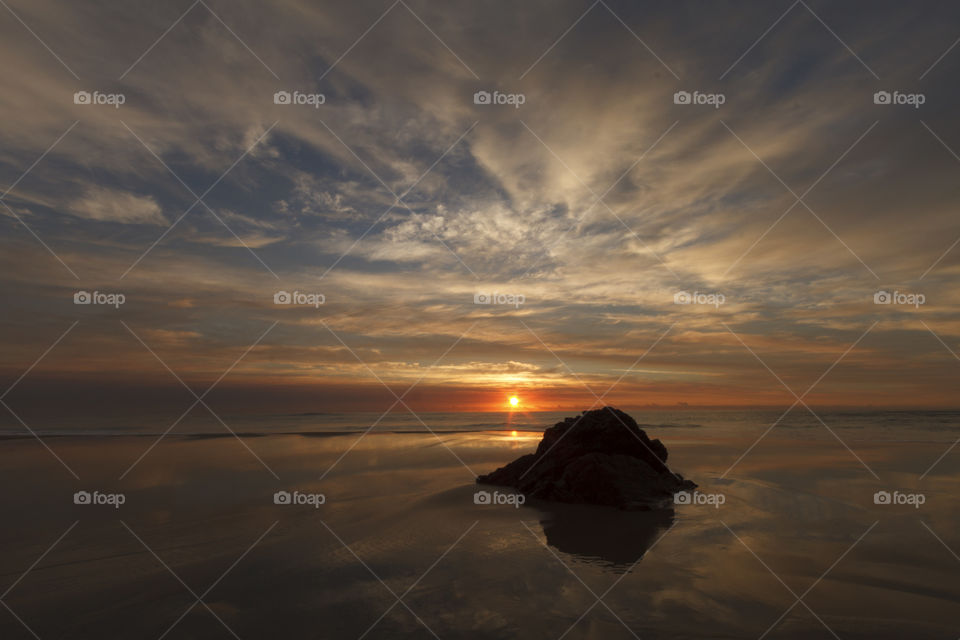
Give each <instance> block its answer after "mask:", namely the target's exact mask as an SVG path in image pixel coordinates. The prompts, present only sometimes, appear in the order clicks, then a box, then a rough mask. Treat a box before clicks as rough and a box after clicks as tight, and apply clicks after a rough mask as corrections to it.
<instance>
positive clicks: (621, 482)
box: [477, 407, 697, 510]
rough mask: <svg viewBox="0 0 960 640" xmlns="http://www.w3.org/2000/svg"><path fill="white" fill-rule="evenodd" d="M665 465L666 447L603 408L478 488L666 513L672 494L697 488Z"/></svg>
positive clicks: (555, 430) (554, 430)
mask: <svg viewBox="0 0 960 640" xmlns="http://www.w3.org/2000/svg"><path fill="white" fill-rule="evenodd" d="M666 461H667V448H666V447H665V446H664V445H663V443H662V442H660V441H659V440H651V439H650V438H649V437H648V436H647V434H646V433H645V432H644V431H643V429H641V428H640V427H639V426H638V425H637V423H636V421H635V420H634V419H633V418H631V417H630V416H628V415H627V414H626V413H624V412H622V411H620V410H618V409H614V408H613V407H604V408H602V409H596V410H593V411H587V412H584V413H583V414H582V415H580V416H577V417H575V418H566V419H564V421H563V422H558V423H557V424H556V425H554V426H552V427H550V428H549V429H547V430H546V431H544V433H543V439H542V440H541V441H540V444H539V446H538V447H537V451H536V453H530V454H527V455H525V456H521V457H519V458H517V459H516V460H514V461H513V462H511V463H510V464H508V465H506V466H504V467H500V468H499V469H497V470H496V471H494V472H493V473H489V474H487V475H483V476H480V477H478V478H477V482H478V483H480V484H492V485H500V486H508V487H513V488H515V489H517V490H518V491H520V492H521V493H523V494H524V495H526V496H527V497H530V498H537V499H540V500H552V501H556V502H568V503H582V504H597V505H609V506H616V507H620V508H622V509H641V510H649V509H667V508H670V507H671V506H672V504H673V494H674V493H676V492H678V491H689V490H692V489H694V488H695V487H696V486H697V485H696V484H695V483H693V482H691V481H690V480H685V479H684V478H683V477H682V476H681V475H680V474H678V473H674V472H672V471H670V469H669V468H668V467H667V465H666Z"/></svg>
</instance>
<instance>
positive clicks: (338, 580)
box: [0, 430, 960, 640]
mask: <svg viewBox="0 0 960 640" xmlns="http://www.w3.org/2000/svg"><path fill="white" fill-rule="evenodd" d="M651 435H653V436H655V437H656V436H659V437H661V438H663V440H664V442H665V444H666V445H667V447H668V449H669V451H670V462H671V463H672V466H673V467H674V469H675V470H677V471H679V472H681V473H683V474H684V475H685V476H687V477H690V478H692V479H694V480H695V481H697V482H698V483H699V484H700V491H701V492H702V493H703V494H704V495H718V494H722V495H723V500H724V504H722V505H721V506H719V507H714V506H711V505H707V504H703V505H696V504H690V505H679V506H677V508H676V509H675V510H674V511H673V512H667V513H624V512H618V511H612V510H608V509H603V508H592V507H582V506H563V505H551V504H542V503H541V504H537V503H531V502H528V503H526V504H525V505H523V506H521V507H520V508H515V507H514V506H511V505H477V504H475V502H474V496H475V492H476V491H477V490H478V489H485V490H488V491H491V492H492V491H494V490H496V488H494V487H478V486H477V485H475V484H474V481H473V479H474V476H473V473H482V472H487V471H489V470H492V469H493V468H495V467H497V466H500V465H502V464H504V463H506V462H508V461H509V460H512V459H513V458H515V457H517V456H518V455H520V454H521V453H526V452H528V451H531V450H532V449H533V448H534V447H535V446H536V443H537V441H538V440H539V435H538V434H522V433H521V434H520V435H519V436H517V437H514V436H511V435H510V434H503V433H463V434H449V433H448V434H442V435H441V436H440V437H441V439H442V441H443V443H444V444H445V445H446V446H444V444H441V443H440V441H438V439H437V438H436V437H434V436H433V435H430V434H371V435H369V436H367V437H366V438H364V439H363V440H361V441H360V442H359V444H357V445H356V446H355V448H354V449H353V450H352V451H350V452H349V453H348V454H346V455H345V456H343V457H342V459H341V455H342V454H343V453H344V452H345V451H346V450H347V449H348V448H349V447H350V446H351V444H353V443H354V442H355V441H356V438H357V436H356V435H346V436H339V435H337V436H325V437H304V436H267V437H259V438H248V439H245V440H244V443H245V444H246V445H247V446H249V447H250V448H251V449H253V450H254V451H255V452H256V454H257V455H258V456H260V457H261V458H262V460H263V461H264V462H265V463H266V465H268V466H269V467H270V468H271V469H272V470H273V471H274V472H275V473H276V474H277V475H278V476H279V480H278V479H276V478H274V477H273V475H272V474H271V472H270V471H268V470H267V469H266V468H265V467H264V466H263V465H261V463H260V462H259V461H258V460H257V459H256V458H255V457H254V456H253V455H252V454H251V453H250V452H249V451H247V450H246V448H245V447H244V446H243V445H242V444H241V443H240V442H238V441H237V440H235V439H233V438H177V437H173V436H171V437H168V438H167V439H165V440H164V441H163V442H161V443H160V444H159V445H158V446H157V447H156V448H155V449H154V450H153V451H151V452H150V453H149V454H148V455H147V456H146V457H144V458H143V460H142V461H141V462H140V463H139V464H138V465H137V466H135V467H134V468H133V470H131V471H130V472H129V474H128V475H127V476H126V477H125V478H124V479H123V480H120V479H119V477H120V475H121V474H123V473H124V471H126V469H127V468H128V467H129V466H130V465H131V464H132V463H133V462H134V461H135V460H136V459H137V458H138V457H139V456H140V455H141V454H142V453H143V452H144V451H145V450H146V448H147V447H148V446H149V445H150V443H151V441H150V440H149V439H143V438H124V437H113V438H57V439H55V440H52V441H51V443H50V444H51V446H52V447H53V448H54V450H55V451H56V453H57V454H58V455H60V456H61V457H62V458H63V460H64V461H65V462H66V463H67V464H69V465H70V466H71V467H72V468H73V469H74V470H75V471H76V473H77V474H78V475H79V476H80V478H81V479H80V480H79V481H77V480H75V479H74V478H73V477H72V476H71V475H70V474H69V473H68V472H67V471H66V470H65V469H64V468H63V467H61V466H60V465H59V463H58V462H57V461H56V460H55V459H54V458H53V457H52V456H50V454H49V453H48V452H46V451H45V450H44V449H43V448H42V447H41V445H40V444H38V443H37V442H36V441H33V440H7V441H4V442H2V443H0V459H2V464H0V476H2V480H3V485H2V486H3V487H4V489H3V490H2V494H0V495H2V506H3V514H4V522H5V526H4V527H3V529H2V532H0V545H2V547H0V548H2V553H0V573H2V580H3V582H2V583H0V584H3V585H4V586H3V587H2V588H3V590H7V589H8V587H10V586H11V585H12V588H11V589H10V590H9V592H8V594H7V595H6V596H5V597H4V598H3V602H5V603H6V604H7V605H8V606H9V608H10V610H12V612H15V614H16V616H19V617H20V618H21V619H22V621H23V622H24V623H26V625H27V626H29V627H30V628H31V629H32V630H33V631H34V632H35V633H36V634H37V636H39V637H40V638H43V639H44V640H46V639H48V638H104V637H129V638H135V637H137V638H141V637H142V638H159V637H160V636H161V635H162V634H164V633H167V635H166V637H167V638H230V637H233V636H232V633H235V634H236V635H237V636H238V637H240V638H243V639H244V640H247V639H248V638H265V637H270V638H288V637H289V638H350V639H356V638H359V637H361V636H363V634H366V635H365V636H364V637H367V638H396V637H415V638H420V637H422V638H432V637H434V634H435V635H436V636H439V637H441V638H516V637H524V638H547V639H554V638H558V637H561V636H563V637H567V638H632V637H634V636H639V637H643V638H645V639H646V638H758V637H760V636H761V635H763V634H764V633H767V632H768V631H769V633H768V635H767V636H766V637H768V638H819V637H823V638H829V637H833V634H834V633H835V634H836V635H838V636H840V637H843V638H903V637H910V638H951V637H957V635H958V634H960V580H958V577H960V558H957V557H955V556H954V555H953V553H952V552H951V551H950V550H949V549H948V548H947V547H945V546H944V545H947V546H949V547H950V548H952V549H953V550H954V551H958V552H960V531H958V527H957V522H958V520H957V515H958V507H960V500H958V499H957V496H958V488H960V487H958V478H960V452H957V451H955V452H954V453H951V454H949V455H947V456H946V457H945V458H944V459H943V460H942V461H941V462H940V463H939V465H938V466H937V467H936V468H935V469H934V471H933V472H931V473H930V475H928V476H927V477H926V478H925V479H923V480H922V481H921V480H918V477H919V476H920V475H921V474H922V473H923V472H924V471H925V470H926V469H927V468H928V467H929V466H930V464H931V463H932V462H933V461H935V460H936V459H937V458H938V457H939V456H940V455H941V454H942V453H943V452H944V450H945V449H946V447H947V446H948V443H946V442H910V443H903V442H892V441H885V442H870V441H869V440H867V439H866V438H861V439H860V440H859V441H857V442H855V443H854V442H851V446H852V447H853V448H854V450H855V451H856V452H857V454H858V455H859V456H860V457H861V458H862V459H863V461H864V462H865V463H866V464H867V465H869V467H870V468H871V469H873V471H874V472H876V474H877V475H878V476H879V480H878V479H876V478H874V477H873V475H871V473H870V472H869V471H868V470H867V469H866V468H865V467H864V466H863V465H861V464H860V463H859V462H858V461H857V460H856V459H855V458H854V457H853V456H852V455H851V454H850V453H849V452H848V451H847V450H846V449H845V448H844V447H843V446H842V445H841V444H840V443H839V442H837V441H836V440H833V439H831V438H830V437H829V436H827V437H826V438H812V439H804V440H798V439H795V438H786V437H780V436H778V435H777V434H775V433H774V434H772V435H771V436H770V437H769V438H767V439H765V440H764V441H763V442H762V443H761V444H760V445H758V446H757V448H756V449H754V450H753V451H752V452H751V453H750V454H749V455H748V456H746V457H745V458H744V459H743V460H742V461H741V462H740V463H739V464H738V465H737V466H736V467H735V468H734V469H733V470H732V471H730V473H729V474H727V475H726V477H721V476H723V474H724V472H725V471H727V469H728V468H729V467H730V465H731V464H732V463H733V462H734V460H736V459H737V458H738V457H739V456H740V454H741V453H743V451H744V450H746V448H747V447H748V446H749V445H750V443H751V442H753V440H754V438H755V436H756V435H758V434H750V435H748V436H744V437H715V438H711V437H708V436H706V435H705V434H703V433H702V432H701V433H697V432H694V431H693V430H690V431H687V432H682V431H680V430H677V431H671V432H669V433H663V432H661V433H658V432H656V431H651ZM338 459H339V462H337V460H338ZM335 462H336V464H334V463H335ZM331 465H334V466H333V468H332V470H329V469H330V467H331ZM468 467H469V468H468ZM328 470H329V473H327V472H328ZM79 490H87V491H90V492H93V491H100V492H101V493H122V494H123V495H124V497H125V503H124V504H123V505H122V506H121V507H120V508H114V507H112V506H110V505H75V504H74V503H73V495H74V492H76V491H79ZM278 490H286V491H290V492H293V491H295V490H296V491H299V492H301V493H305V494H314V493H317V494H319V493H322V494H323V495H324V496H325V499H326V502H325V503H324V504H322V505H320V506H319V507H318V508H314V507H313V506H311V505H308V504H303V505H286V504H279V505H278V504H274V492H276V491H278ZM878 490H888V491H893V490H898V491H900V492H901V493H910V492H920V493H922V494H923V495H924V499H925V502H924V504H923V505H921V506H920V507H919V508H914V507H913V506H910V505H899V506H898V505H877V504H874V493H875V492H876V491H878ZM74 523H76V524H75V525H74ZM71 526H72V527H73V528H72V529H71V528H70V527H71ZM68 530H69V533H67V534H66V535H65V537H63V539H62V540H61V541H60V542H59V543H58V544H57V545H56V546H54V547H53V549H52V550H50V551H49V553H48V554H47V555H45V556H43V558H42V559H41V560H40V561H39V563H38V564H37V565H36V566H35V567H34V568H33V569H32V570H30V571H29V572H28V573H27V574H26V575H25V576H23V578H22V580H20V578H21V575H22V574H23V573H24V572H25V571H27V569H28V568H29V567H30V566H31V565H32V564H33V563H34V562H35V561H36V560H37V559H38V558H40V557H41V556H42V555H43V554H44V552H45V551H46V550H47V549H48V548H49V547H50V545H51V544H52V543H53V542H54V541H55V540H57V539H58V538H59V537H60V536H61V535H62V534H64V532H67V531H68ZM864 534H865V535H864ZM261 536H262V538H261ZM861 536H862V538H861ZM938 537H939V540H938ZM258 539H259V542H256V541H257V540H258ZM858 539H859V541H858ZM941 541H942V542H941ZM255 542H256V544H255ZM148 548H149V550H148ZM154 554H155V555H154ZM644 554H645V555H644ZM835 563H836V564H835ZM825 572H826V575H825V576H824V577H823V578H822V579H821V575H822V574H824V573H825ZM174 574H175V575H174ZM18 580H19V581H18ZM181 580H182V583H181ZM781 581H782V582H781ZM608 589H609V591H608ZM808 589H809V592H808V593H805V592H807V591H808ZM208 590H209V592H208ZM801 595H803V601H802V602H801V603H796V600H797V597H798V596H801ZM598 596H602V600H600V601H598V600H597V597H598ZM198 597H200V598H202V601H203V602H202V603H196V601H197V598H198ZM398 597H399V598H400V601H398V600H397V598H398ZM191 605H195V606H192V607H191ZM384 614H385V615H384ZM381 616H382V617H381ZM564 634H566V635H564ZM0 637H3V638H5V639H6V638H10V639H19V638H31V637H33V636H32V635H31V634H30V632H29V631H28V630H27V629H26V628H25V627H24V625H22V624H21V623H20V622H18V621H17V619H16V618H15V617H14V613H11V611H7V610H2V609H0Z"/></svg>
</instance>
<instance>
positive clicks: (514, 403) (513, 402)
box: [509, 396, 520, 407]
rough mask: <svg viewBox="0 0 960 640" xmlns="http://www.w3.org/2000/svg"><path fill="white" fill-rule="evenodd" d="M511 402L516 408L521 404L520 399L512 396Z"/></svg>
mask: <svg viewBox="0 0 960 640" xmlns="http://www.w3.org/2000/svg"><path fill="white" fill-rule="evenodd" d="M509 402H510V406H511V407H515V406H517V405H518V404H520V398H518V397H517V396H510V400H509Z"/></svg>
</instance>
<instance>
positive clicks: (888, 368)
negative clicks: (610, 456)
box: [0, 0, 960, 423]
mask: <svg viewBox="0 0 960 640" xmlns="http://www.w3.org/2000/svg"><path fill="white" fill-rule="evenodd" d="M958 18H960V7H957V6H951V5H950V4H949V3H934V2H917V3H910V4H909V5H908V4H907V3H895V2H889V3H888V2H848V3H843V4H842V6H841V5H837V4H836V3H826V2H822V1H816V0H808V1H806V2H799V1H798V2H794V3H793V4H790V3H789V2H709V3H708V2H640V3H636V2H618V1H614V0H602V1H598V2H595V3H593V4H590V3H589V2H566V1H564V2H559V3H558V2H525V3H522V4H521V5H518V4H517V3H508V2H485V3H476V2H473V3H467V2H457V3H452V4H451V3H428V2H423V1H421V0H397V1H396V2H392V3H391V2H390V1H389V0H387V1H383V2H349V3H348V2H342V3H316V2H301V1H292V0H291V1H284V2H272V3H264V2H248V1H238V2H224V1H222V0H202V1H200V0H198V1H197V2H192V3H191V1H190V0H184V1H180V2H168V3H154V2H129V3H123V4H122V5H117V4H116V3H103V2H85V3H67V2H52V1H49V0H31V1H30V2H25V1H22V0H4V3H3V7H2V8H0V55H2V59H3V60H4V61H5V63H6V64H5V69H4V72H3V75H2V85H3V86H2V91H0V119H2V121H3V122H4V126H3V127H0V190H2V191H0V193H2V194H3V195H2V197H0V204H2V205H3V206H0V273H2V276H0V292H2V297H3V300H4V304H3V305H2V310H0V324H2V331H0V352H2V354H3V356H2V358H0V383H2V384H0V387H2V389H3V390H5V391H4V392H3V402H4V404H5V405H6V406H7V408H8V409H9V410H10V411H9V412H8V413H10V412H13V411H15V412H16V414H17V415H18V416H20V419H23V420H25V421H27V422H28V423H29V422H31V420H40V421H42V420H47V419H50V418H49V417H48V416H47V415H46V414H45V413H44V412H45V411H52V410H54V409H57V410H60V411H61V412H67V413H71V412H78V411H89V412H92V415H97V411H104V412H111V411H112V412H131V411H132V412H136V411H137V410H140V409H144V408H145V407H147V406H148V405H151V404H152V405H160V406H167V405H170V406H173V405H178V406H179V404H183V403H184V401H185V400H187V401H189V400H190V399H191V394H196V395H201V394H204V393H209V397H210V399H211V402H214V403H218V404H219V405H220V406H222V407H228V408H230V409H233V410H235V411H251V412H298V411H382V410H386V409H387V408H389V407H391V406H392V407H393V408H394V410H397V411H402V410H406V409H407V408H409V409H411V410H414V411H461V410H471V411H476V410H487V411H497V410H502V409H504V408H505V406H506V399H507V398H508V397H509V396H511V395H514V394H515V395H518V396H519V397H520V398H521V406H522V408H523V409H524V410H555V409H563V410H566V409H570V410H580V409H587V408H590V407H592V406H598V405H601V404H614V405H616V406H620V407H625V408H630V407H649V406H661V407H676V406H690V407H716V406H764V407H774V406H775V407H781V406H782V407H787V406H790V405H793V404H794V403H797V404H799V403H805V404H809V405H810V406H830V407H852V408H864V407H889V408H928V409H931V408H956V407H957V405H958V402H957V400H956V398H957V394H956V388H957V386H956V381H957V380H958V374H960V358H958V356H957V354H958V353H960V315H958V313H960V306H958V305H960V293H958V291H957V287H956V281H957V276H958V274H960V246H957V241H958V239H960V211H958V203H960V157H958V152H960V121H958V120H957V118H956V117H955V113H956V106H957V101H958V97H960V96H958V91H960V90H958V88H957V85H956V81H955V79H956V77H957V74H958V72H960V46H957V42H958V38H960V30H958V28H957V24H960V20H958ZM878 92H880V93H878ZM884 92H886V93H884ZM488 95H489V96H490V99H489V100H487V99H486V98H487V96H488ZM886 95H889V100H887V98H886V97H885V96H886ZM287 96H289V98H290V99H289V100H286V97H287ZM688 96H689V99H688ZM88 98H89V99H88ZM84 292H85V293H86V294H89V295H90V298H89V299H90V303H89V304H81V303H82V302H84V301H85V300H86V298H85V293H84ZM284 292H285V293H286V294H288V295H285V294H284ZM288 296H289V297H288ZM288 299H289V301H290V303H289V304H287V303H286V302H287V300H288ZM398 398H399V399H398ZM12 415H13V414H12V413H10V415H5V417H4V419H5V420H11V419H12V417H11V416H12Z"/></svg>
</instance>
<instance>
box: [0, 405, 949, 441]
mask: <svg viewBox="0 0 960 640" xmlns="http://www.w3.org/2000/svg"><path fill="white" fill-rule="evenodd" d="M629 413H630V414H631V415H632V416H634V418H635V419H636V420H637V422H638V423H640V424H641V425H646V426H649V428H651V429H653V430H657V431H659V430H666V431H669V432H671V433H676V434H684V435H696V434H698V433H699V434H701V435H704V436H708V435H709V436H711V437H712V436H720V435H727V436H731V437H736V436H742V435H744V434H747V433H752V432H754V431H756V430H757V429H760V430H761V431H762V430H765V429H767V428H769V427H771V425H773V424H774V423H776V426H775V427H774V429H773V430H774V431H775V432H777V433H789V434H794V435H796V436H798V437H808V438H819V437H827V438H832V437H833V436H832V435H831V434H830V431H829V429H833V430H836V431H837V432H842V433H843V434H845V435H844V436H842V437H843V438H844V439H846V438H852V439H860V438H867V439H884V440H888V439H892V440H898V441H913V440H919V441H929V440H933V441H940V440H951V439H955V438H957V437H960V411H856V412H855V411H839V412H838V411H820V410H817V411H816V413H817V416H818V417H819V419H818V418H817V417H815V416H814V415H813V414H811V413H810V412H809V411H807V410H806V409H803V408H799V409H796V408H795V409H793V410H792V411H790V412H789V413H787V414H786V415H784V413H783V411H771V410H750V411H743V410H679V411H665V410H656V411H649V410H648V411H630V412H629ZM570 415H575V414H574V413H572V412H569V411H558V412H520V411H518V412H515V413H512V414H510V413H503V412H500V413H486V412H468V413H452V412H451V413H446V412H419V413H418V414H417V415H416V416H414V415H412V414H411V413H409V412H396V413H391V414H388V415H386V416H383V415H382V414H380V413H374V412H355V413H354V412H351V413H303V414H276V415H254V416H250V415H246V416H237V415H231V414H230V413H229V412H223V413H221V414H220V418H221V419H223V421H224V422H225V423H226V424H227V426H229V427H230V429H232V430H233V431H235V432H237V433H244V434H251V435H253V434H256V435H280V434H291V433H328V434H336V433H350V432H363V431H366V430H368V429H369V430H371V431H372V432H413V433H429V430H432V431H436V432H449V431H454V432H461V431H462V432H476V431H491V430H496V431H499V430H508V431H510V430H518V431H542V430H543V429H544V428H546V427H549V426H552V425H553V424H555V423H556V422H558V421H560V420H562V419H563V418H565V417H567V416H570ZM178 417H179V413H178V412H177V411H176V410H175V409H174V410H171V411H170V412H169V414H164V415H152V416H140V417H138V418H136V419H130V418H127V417H112V418H110V419H102V418H98V419H97V420H96V421H95V422H92V421H91V419H90V418H89V417H87V416H77V417H76V418H75V420H74V421H71V420H68V419H57V420H52V421H50V420H41V421H38V422H28V423H29V424H30V427H31V428H32V429H33V430H34V431H35V432H37V433H39V434H41V435H44V434H49V435H151V434H160V433H163V432H165V431H167V430H168V429H169V428H170V427H171V425H173V424H174V422H176V420H177V419H178ZM0 420H2V421H0V435H2V436H22V435H25V434H26V435H29V433H28V432H27V431H26V429H24V428H23V426H22V425H20V424H19V423H17V422H15V421H13V420H12V418H11V417H10V416H9V415H6V416H5V417H0ZM820 420H822V421H823V423H825V424H826V426H824V424H822V423H821V422H820ZM828 428H829V429H828ZM170 433H171V434H173V435H196V434H204V435H223V434H229V432H228V431H227V429H226V428H225V427H224V426H223V425H221V424H220V423H219V422H217V420H216V419H215V418H213V417H212V416H211V415H210V414H208V413H207V412H206V411H205V410H203V409H194V411H192V412H191V413H190V414H188V415H187V416H186V417H184V418H182V419H181V420H180V422H178V423H177V424H176V426H175V427H174V428H173V429H172V430H171V431H170Z"/></svg>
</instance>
